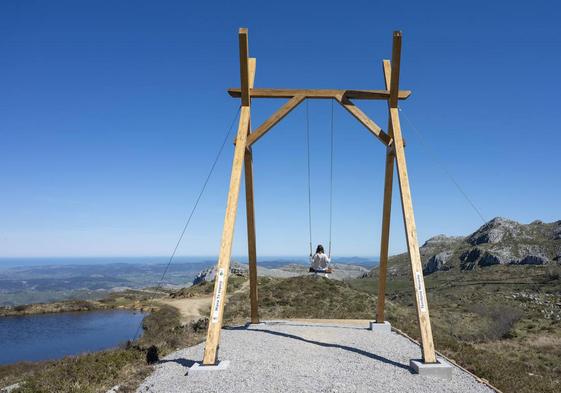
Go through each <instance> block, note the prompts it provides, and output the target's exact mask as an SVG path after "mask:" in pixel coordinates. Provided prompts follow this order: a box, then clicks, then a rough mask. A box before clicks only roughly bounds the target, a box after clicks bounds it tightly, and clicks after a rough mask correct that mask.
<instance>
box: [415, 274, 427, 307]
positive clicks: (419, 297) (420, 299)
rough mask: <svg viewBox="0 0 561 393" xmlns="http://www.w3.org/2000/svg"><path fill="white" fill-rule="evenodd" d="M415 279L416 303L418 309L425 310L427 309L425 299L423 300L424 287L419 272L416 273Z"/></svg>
mask: <svg viewBox="0 0 561 393" xmlns="http://www.w3.org/2000/svg"><path fill="white" fill-rule="evenodd" d="M416 279H417V304H418V305H419V309H420V310H421V311H425V310H426V309H427V305H426V301H425V288H424V286H423V276H421V272H417V273H416Z"/></svg>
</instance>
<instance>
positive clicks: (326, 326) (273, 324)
mask: <svg viewBox="0 0 561 393" xmlns="http://www.w3.org/2000/svg"><path fill="white" fill-rule="evenodd" d="M267 325H271V326H296V327H310V326H313V327H324V328H332V329H351V330H367V328H366V327H360V326H337V325H321V324H315V323H314V324H313V325H310V324H307V325H305V324H300V323H287V322H267Z"/></svg>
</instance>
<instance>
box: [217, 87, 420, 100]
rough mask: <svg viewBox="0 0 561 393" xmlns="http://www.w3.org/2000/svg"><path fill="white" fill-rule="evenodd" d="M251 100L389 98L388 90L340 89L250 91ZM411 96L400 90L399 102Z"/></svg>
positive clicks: (236, 93)
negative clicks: (299, 97)
mask: <svg viewBox="0 0 561 393" xmlns="http://www.w3.org/2000/svg"><path fill="white" fill-rule="evenodd" d="M228 94H230V96H232V97H234V98H239V97H241V90H240V89H237V88H231V89H228ZM249 94H250V96H251V97H252V98H292V97H294V96H304V97H306V98H324V99H325V98H337V97H346V98H351V99H357V100H387V99H389V98H390V92H389V91H388V90H341V89H268V88H267V89H264V88H256V89H251V90H250V91H249ZM410 95H411V91H410V90H401V91H399V93H398V98H399V99H400V100H406V99H407V98H409V96H410Z"/></svg>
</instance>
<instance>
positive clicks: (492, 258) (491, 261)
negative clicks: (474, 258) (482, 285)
mask: <svg viewBox="0 0 561 393" xmlns="http://www.w3.org/2000/svg"><path fill="white" fill-rule="evenodd" d="M501 263H502V260H501V258H500V257H499V256H497V255H494V254H492V253H490V252H485V253H484V254H483V256H482V257H481V258H480V259H479V262H478V263H477V264H478V265H479V266H481V267H485V266H492V265H500V264H501Z"/></svg>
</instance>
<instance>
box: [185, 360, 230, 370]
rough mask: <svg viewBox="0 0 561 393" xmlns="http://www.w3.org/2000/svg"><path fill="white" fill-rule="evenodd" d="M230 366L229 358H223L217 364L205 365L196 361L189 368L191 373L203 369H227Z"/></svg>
mask: <svg viewBox="0 0 561 393" xmlns="http://www.w3.org/2000/svg"><path fill="white" fill-rule="evenodd" d="M229 366H230V361H229V360H222V361H221V362H218V363H217V364H212V365H210V366H205V365H204V364H201V363H195V364H193V365H192V366H191V368H190V369H189V373H193V372H203V371H221V370H226V369H227V368H228V367H229Z"/></svg>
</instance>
